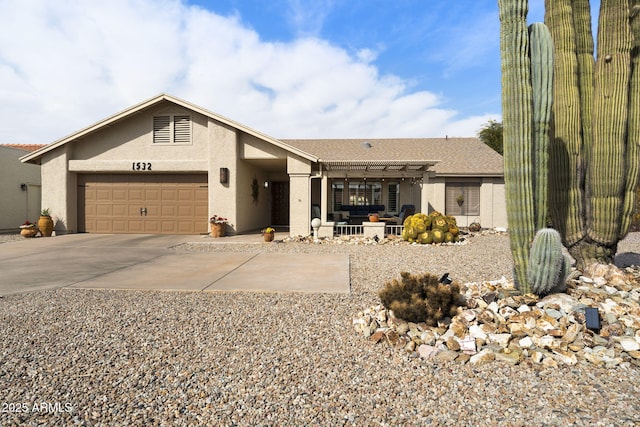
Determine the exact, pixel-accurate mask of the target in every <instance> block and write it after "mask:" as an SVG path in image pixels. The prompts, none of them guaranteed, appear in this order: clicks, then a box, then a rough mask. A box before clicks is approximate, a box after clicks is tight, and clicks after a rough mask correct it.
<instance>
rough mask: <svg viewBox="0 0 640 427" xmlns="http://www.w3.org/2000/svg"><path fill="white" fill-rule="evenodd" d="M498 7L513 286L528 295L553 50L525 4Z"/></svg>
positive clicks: (505, 1)
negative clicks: (528, 21)
mask: <svg viewBox="0 0 640 427" xmlns="http://www.w3.org/2000/svg"><path fill="white" fill-rule="evenodd" d="M498 5H499V8H500V35H501V36H500V52H501V64H502V112H503V122H504V142H505V145H504V165H505V187H506V201H507V217H508V220H509V233H510V243H511V253H512V256H513V261H514V279H515V283H516V286H517V287H518V289H519V290H520V291H521V292H524V293H527V292H529V291H530V287H529V282H528V279H527V264H528V261H529V246H530V244H531V242H532V241H533V238H534V235H535V231H536V229H537V228H541V227H543V226H544V223H545V222H546V214H547V171H546V165H547V152H548V131H549V121H550V111H551V102H552V98H553V93H552V90H551V88H552V74H553V70H552V66H553V57H552V55H553V47H552V43H551V37H550V33H549V31H548V30H547V29H546V27H545V26H544V24H535V25H533V26H532V27H531V28H530V30H529V29H528V28H527V24H526V18H527V11H528V2H527V0H498ZM534 162H535V165H536V167H537V168H536V169H534Z"/></svg>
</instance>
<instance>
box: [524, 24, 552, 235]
mask: <svg viewBox="0 0 640 427" xmlns="http://www.w3.org/2000/svg"><path fill="white" fill-rule="evenodd" d="M529 43H530V45H531V88H532V91H533V164H534V165H535V169H534V175H533V188H534V201H533V206H534V209H535V229H536V230H538V229H541V228H544V227H546V223H547V213H548V203H547V196H548V185H547V182H548V174H549V165H548V163H549V122H550V120H551V106H552V104H553V41H552V40H551V33H550V32H549V29H548V28H547V26H546V25H544V24H543V23H540V22H536V23H534V24H532V25H530V26H529Z"/></svg>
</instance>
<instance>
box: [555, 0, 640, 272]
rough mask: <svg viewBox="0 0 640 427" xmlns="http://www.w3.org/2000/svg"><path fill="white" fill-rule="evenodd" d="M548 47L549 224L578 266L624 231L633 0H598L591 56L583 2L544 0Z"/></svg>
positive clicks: (639, 88)
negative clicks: (550, 107) (550, 74)
mask: <svg viewBox="0 0 640 427" xmlns="http://www.w3.org/2000/svg"><path fill="white" fill-rule="evenodd" d="M545 9H546V14H545V22H546V24H547V26H548V27H549V29H550V31H551V34H552V38H553V41H554V46H555V61H554V62H555V69H554V75H555V82H554V102H555V104H554V107H553V115H554V120H553V122H554V126H553V128H552V141H551V150H550V167H549V170H550V182H551V185H550V205H551V215H552V220H553V224H554V225H555V226H556V227H557V228H558V229H559V230H560V233H561V235H562V238H563V243H564V244H565V245H566V246H567V248H568V249H569V251H570V253H571V255H573V257H574V258H575V259H576V261H577V266H578V268H579V269H584V268H585V267H586V266H587V265H589V264H590V263H593V262H600V263H610V262H613V257H614V255H615V253H616V250H617V245H618V241H619V240H620V239H622V238H623V237H624V236H625V235H626V234H627V233H628V231H629V224H630V218H631V213H632V210H633V206H634V205H635V192H634V190H635V188H636V186H637V183H638V172H639V168H640V158H639V150H638V144H639V143H640V140H639V139H640V126H639V123H640V108H639V107H640V82H639V80H640V68H639V67H638V65H639V57H638V55H640V49H639V43H640V23H638V20H639V18H638V11H639V9H640V0H602V2H601V8H600V17H599V23H598V51H597V60H595V62H594V57H593V45H594V43H593V35H592V33H591V14H590V6H589V2H588V0H545Z"/></svg>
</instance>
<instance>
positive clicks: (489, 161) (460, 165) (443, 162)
mask: <svg viewBox="0 0 640 427" xmlns="http://www.w3.org/2000/svg"><path fill="white" fill-rule="evenodd" d="M283 142H285V143H286V144H289V145H292V146H294V147H297V148H298V149H300V150H304V151H306V152H307V153H312V154H313V155H315V156H317V157H319V158H320V161H321V162H322V163H328V164H335V163H337V162H342V163H348V162H352V163H353V162H356V163H357V162H378V163H385V162H388V163H394V162H395V163H402V162H404V163H415V164H418V163H429V162H431V163H436V162H437V163H436V164H435V166H434V167H433V168H432V170H434V171H435V172H436V173H437V174H438V175H441V176H446V175H469V176H502V175H503V174H504V166H503V159H502V156H501V155H500V154H498V153H497V152H495V151H494V150H493V149H492V148H490V147H489V146H487V145H486V144H484V143H483V142H482V141H480V140H479V139H477V138H387V139H372V138H366V139H365V138H363V139H285V140H283Z"/></svg>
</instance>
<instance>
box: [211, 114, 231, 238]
mask: <svg viewBox="0 0 640 427" xmlns="http://www.w3.org/2000/svg"><path fill="white" fill-rule="evenodd" d="M207 127H208V129H207V133H208V138H209V140H208V145H209V153H208V156H209V158H208V161H209V173H208V175H209V176H208V180H209V181H208V186H209V217H211V216H212V215H218V216H221V217H224V218H229V223H230V226H231V227H233V228H234V229H235V230H237V226H238V210H237V207H238V206H237V205H238V202H237V191H238V165H237V156H238V155H237V145H238V144H237V138H238V137H237V133H236V131H235V130H234V129H232V128H229V127H226V126H221V125H219V124H218V123H216V122H214V121H213V120H211V119H209V121H208V123H207ZM220 168H226V169H227V170H228V171H229V174H228V176H229V181H228V182H227V183H224V184H223V183H221V182H220ZM227 232H229V230H227Z"/></svg>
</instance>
